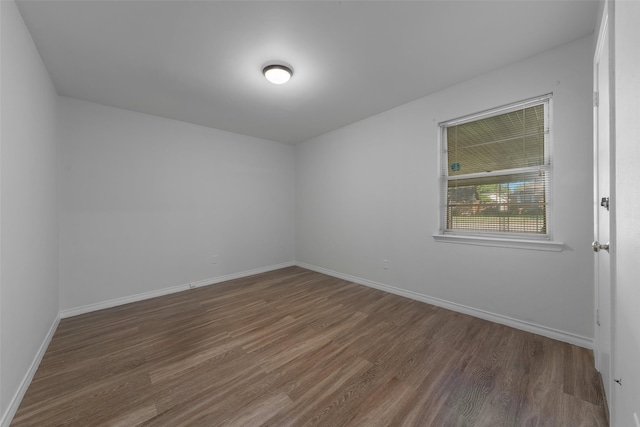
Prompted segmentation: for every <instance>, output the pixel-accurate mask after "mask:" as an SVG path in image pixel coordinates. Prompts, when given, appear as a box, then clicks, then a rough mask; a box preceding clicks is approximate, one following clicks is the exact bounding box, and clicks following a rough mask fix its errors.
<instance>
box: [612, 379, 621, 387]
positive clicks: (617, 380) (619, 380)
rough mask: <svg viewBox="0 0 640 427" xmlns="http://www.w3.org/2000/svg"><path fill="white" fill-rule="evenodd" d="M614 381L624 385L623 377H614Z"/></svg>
mask: <svg viewBox="0 0 640 427" xmlns="http://www.w3.org/2000/svg"><path fill="white" fill-rule="evenodd" d="M613 382H616V383H618V385H622V378H617V379H616V378H614V379H613Z"/></svg>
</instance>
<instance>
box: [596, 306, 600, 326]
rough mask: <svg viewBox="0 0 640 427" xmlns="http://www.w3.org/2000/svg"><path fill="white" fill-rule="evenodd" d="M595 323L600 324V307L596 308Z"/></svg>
mask: <svg viewBox="0 0 640 427" xmlns="http://www.w3.org/2000/svg"><path fill="white" fill-rule="evenodd" d="M596 325H598V326H600V309H599V308H596Z"/></svg>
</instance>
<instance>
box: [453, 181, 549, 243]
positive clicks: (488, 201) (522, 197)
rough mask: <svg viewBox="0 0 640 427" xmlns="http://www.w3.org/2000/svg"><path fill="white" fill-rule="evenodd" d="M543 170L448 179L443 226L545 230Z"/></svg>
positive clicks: (497, 230) (506, 230) (502, 230)
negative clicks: (444, 224) (444, 223)
mask: <svg viewBox="0 0 640 427" xmlns="http://www.w3.org/2000/svg"><path fill="white" fill-rule="evenodd" d="M545 184H546V179H545V173H544V172H538V173H525V174H511V175H502V176H486V177H481V178H471V179H457V180H450V181H449V183H448V188H447V206H446V228H447V229H448V230H474V231H483V232H512V233H535V234H546V233H547V223H546V203H547V201H546V195H545V194H546V192H545Z"/></svg>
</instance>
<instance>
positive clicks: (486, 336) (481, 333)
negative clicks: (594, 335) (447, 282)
mask: <svg viewBox="0 0 640 427" xmlns="http://www.w3.org/2000/svg"><path fill="white" fill-rule="evenodd" d="M605 417H606V416H605V412H604V407H603V403H602V394H601V392H600V389H599V379H598V374H597V373H596V372H595V371H594V369H593V358H592V353H591V351H588V350H585V349H583V348H579V347H575V346H572V345H569V344H565V343H562V342H558V341H554V340H551V339H548V338H544V337H541V336H538V335H534V334H530V333H527V332H522V331H519V330H515V329H512V328H508V327H506V326H501V325H497V324H494V323H490V322H487V321H483V320H479V319H476V318H473V317H470V316H466V315H463V314H459V313H454V312H452V311H448V310H444V309H442V308H438V307H434V306H431V305H428V304H424V303H420V302H417V301H412V300H410V299H406V298H402V297H399V296H395V295H391V294H387V293H384V292H381V291H377V290H374V289H370V288H367V287H364V286H360V285H356V284H353V283H350V282H346V281H344V280H340V279H335V278H332V277H329V276H325V275H322V274H319V273H315V272H311V271H308V270H304V269H302V268H298V267H291V268H286V269H282V270H278V271H274V272H270V273H265V274H260V275H257V276H252V277H248V278H243V279H238V280H234V281H230V282H225V283H222V284H217V285H213V286H208V287H202V288H198V289H194V290H190V291H186V292H181V293H177V294H172V295H168V296H164V297H160V298H155V299H151V300H147V301H143V302H138V303H133V304H128V305H124V306H120V307H115V308H112V309H108V310H102V311H99V312H94V313H89V314H85V315H82V316H77V317H73V318H69V319H63V320H62V321H61V322H60V325H59V327H58V330H57V331H56V334H55V336H54V338H53V340H52V342H51V344H50V346H49V348H48V350H47V352H46V354H45V356H44V359H43V361H42V363H41V365H40V368H39V369H38V372H37V373H36V376H35V378H34V380H33V382H32V384H31V386H30V387H29V389H28V391H27V393H26V395H25V397H24V399H23V401H22V405H21V406H20V408H19V410H18V412H17V414H16V416H15V418H14V420H13V424H12V425H13V426H57V425H75V426H83V427H87V426H98V425H105V426H107V425H109V426H134V425H145V426H147V425H148V426H172V427H173V426H259V425H264V426H306V425H321V426H331V427H334V426H343V425H345V426H367V427H368V426H387V425H390V426H571V427H573V426H605V425H606V424H607V422H606V419H605Z"/></svg>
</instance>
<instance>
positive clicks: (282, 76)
mask: <svg viewBox="0 0 640 427" xmlns="http://www.w3.org/2000/svg"><path fill="white" fill-rule="evenodd" d="M262 74H264V76H265V77H266V79H267V80H269V81H270V82H271V83H273V84H277V85H281V84H283V83H286V82H288V81H289V79H290V78H291V76H293V70H292V69H291V68H289V67H287V66H286V65H280V64H274V65H267V66H266V67H264V68H263V69H262Z"/></svg>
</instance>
